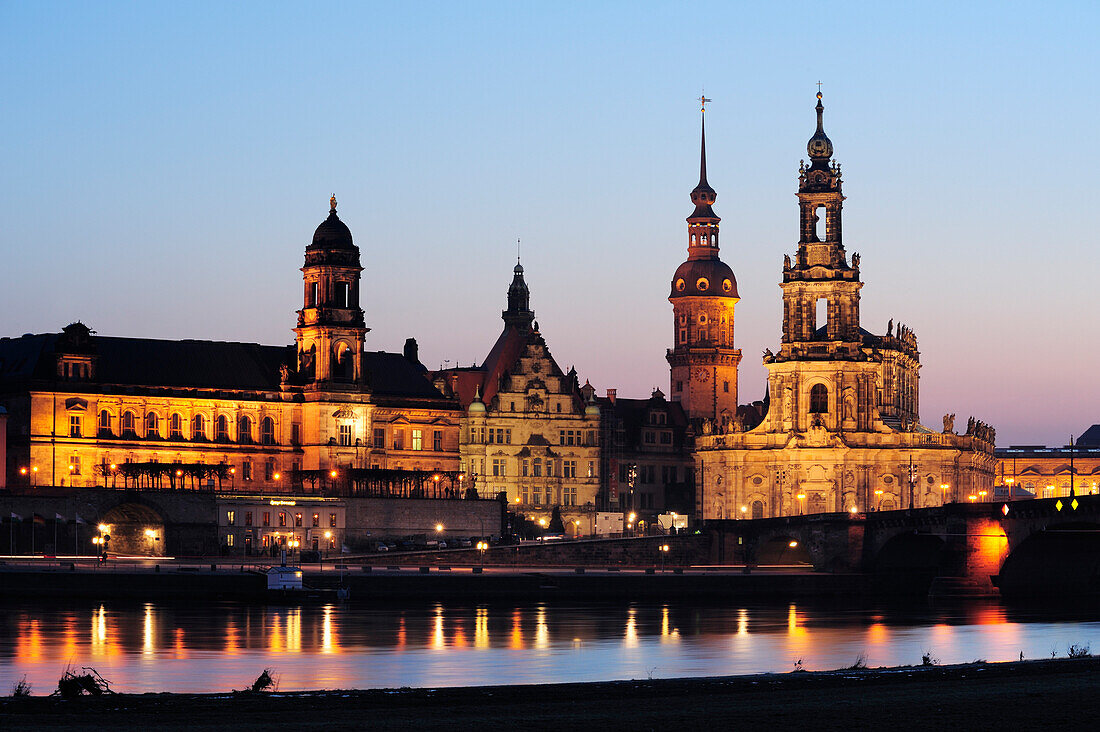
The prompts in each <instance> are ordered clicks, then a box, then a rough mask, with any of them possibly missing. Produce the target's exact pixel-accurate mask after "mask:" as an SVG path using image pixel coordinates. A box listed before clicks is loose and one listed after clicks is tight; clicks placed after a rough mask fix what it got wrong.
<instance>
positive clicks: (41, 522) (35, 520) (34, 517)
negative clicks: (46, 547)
mask: <svg viewBox="0 0 1100 732" xmlns="http://www.w3.org/2000/svg"><path fill="white" fill-rule="evenodd" d="M31 521H32V522H33V523H36V524H39V525H41V526H45V525H46V519H45V517H43V516H39V515H38V514H37V513H36V514H33V515H32V516H31Z"/></svg>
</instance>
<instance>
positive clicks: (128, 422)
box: [122, 411, 137, 437]
mask: <svg viewBox="0 0 1100 732" xmlns="http://www.w3.org/2000/svg"><path fill="white" fill-rule="evenodd" d="M122 436H123V437H137V415H136V414H134V413H133V412H129V411H127V412H123V413H122Z"/></svg>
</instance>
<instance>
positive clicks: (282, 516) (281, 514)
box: [279, 511, 286, 526]
mask: <svg viewBox="0 0 1100 732" xmlns="http://www.w3.org/2000/svg"><path fill="white" fill-rule="evenodd" d="M279 526H286V511H279Z"/></svg>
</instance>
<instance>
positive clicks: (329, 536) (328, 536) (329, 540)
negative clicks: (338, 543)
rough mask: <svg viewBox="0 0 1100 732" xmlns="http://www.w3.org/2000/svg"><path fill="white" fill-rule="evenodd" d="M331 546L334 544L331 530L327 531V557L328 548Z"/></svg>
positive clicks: (326, 553) (326, 554)
mask: <svg viewBox="0 0 1100 732" xmlns="http://www.w3.org/2000/svg"><path fill="white" fill-rule="evenodd" d="M331 546H332V532H331V531H326V532H325V556H326V557H327V556H328V550H329V547H331Z"/></svg>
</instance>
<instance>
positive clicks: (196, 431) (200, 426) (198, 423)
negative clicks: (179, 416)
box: [191, 414, 206, 440]
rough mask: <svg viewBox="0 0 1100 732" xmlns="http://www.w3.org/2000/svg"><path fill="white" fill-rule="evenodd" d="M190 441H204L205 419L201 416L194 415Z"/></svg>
mask: <svg viewBox="0 0 1100 732" xmlns="http://www.w3.org/2000/svg"><path fill="white" fill-rule="evenodd" d="M191 439H192V440H205V439H206V417H204V416H202V415H201V414H196V415H195V416H194V418H193V419H192V420H191Z"/></svg>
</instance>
